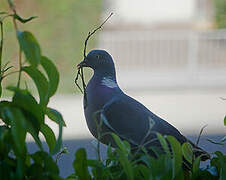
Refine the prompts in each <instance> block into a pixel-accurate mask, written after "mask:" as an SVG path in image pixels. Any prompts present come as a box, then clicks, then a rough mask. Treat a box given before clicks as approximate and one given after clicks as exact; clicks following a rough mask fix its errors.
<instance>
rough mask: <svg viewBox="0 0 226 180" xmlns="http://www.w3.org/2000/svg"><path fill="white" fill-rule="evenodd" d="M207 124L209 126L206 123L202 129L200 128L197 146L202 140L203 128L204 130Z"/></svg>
mask: <svg viewBox="0 0 226 180" xmlns="http://www.w3.org/2000/svg"><path fill="white" fill-rule="evenodd" d="M207 126H208V125H207V124H206V125H205V126H203V127H202V129H201V130H200V132H199V136H198V139H197V141H196V146H198V144H199V141H200V138H201V135H202V132H203V130H204V129H205V128H206V127H207Z"/></svg>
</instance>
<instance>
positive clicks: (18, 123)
mask: <svg viewBox="0 0 226 180" xmlns="http://www.w3.org/2000/svg"><path fill="white" fill-rule="evenodd" d="M4 112H5V115H6V116H7V117H8V118H9V119H10V122H11V132H12V137H13V141H14V143H15V147H16V148H15V152H16V153H18V155H20V156H23V155H24V153H25V152H26V147H25V138H26V129H25V127H26V125H25V124H26V121H25V118H24V116H23V114H22V113H21V111H20V110H19V109H16V108H13V107H6V108H5V109H4Z"/></svg>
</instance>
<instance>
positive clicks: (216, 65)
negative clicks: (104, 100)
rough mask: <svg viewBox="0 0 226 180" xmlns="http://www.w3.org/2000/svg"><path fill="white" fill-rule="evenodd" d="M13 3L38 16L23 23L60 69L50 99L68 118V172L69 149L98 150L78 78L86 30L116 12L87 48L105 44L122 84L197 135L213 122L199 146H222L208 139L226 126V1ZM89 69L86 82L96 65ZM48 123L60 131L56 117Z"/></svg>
mask: <svg viewBox="0 0 226 180" xmlns="http://www.w3.org/2000/svg"><path fill="white" fill-rule="evenodd" d="M15 5H16V8H17V11H18V13H19V14H20V15H21V16H22V17H29V16H38V18H37V19H34V20H33V21H32V22H30V23H27V24H25V25H20V26H19V28H20V29H21V30H29V31H31V32H32V33H33V34H34V35H35V37H36V38H37V40H38V41H39V43H40V45H41V47H42V52H43V54H44V55H46V56H47V57H49V58H50V59H52V60H53V61H54V62H55V64H56V65H57V67H58V69H59V72H60V75H61V76H60V77H61V79H60V86H59V89H58V94H57V95H56V96H55V97H53V99H52V100H51V103H50V105H51V107H54V108H56V109H58V110H59V111H60V112H61V113H62V114H63V117H64V119H65V122H66V124H67V127H66V128H64V146H66V147H68V149H69V154H68V155H64V156H63V157H62V159H61V160H60V162H59V163H60V166H61V167H62V169H63V170H62V172H61V174H62V175H63V176H65V175H68V174H69V173H70V172H72V166H71V163H72V160H73V159H74V158H72V157H71V156H73V154H74V152H75V150H76V149H77V148H79V147H81V146H84V147H87V149H88V153H89V154H88V155H89V157H95V148H94V146H93V145H92V143H91V141H92V140H93V137H92V136H91V134H90V133H89V131H88V128H87V127H86V122H85V118H84V115H83V107H82V95H81V94H80V93H79V91H78V89H77V87H76V86H75V84H74V78H75V76H76V73H77V69H76V65H77V63H79V62H80V61H81V60H82V57H83V47H84V40H85V38H86V36H87V33H88V32H89V31H91V30H93V29H94V28H95V27H97V26H98V24H100V23H101V22H102V21H103V20H104V19H105V18H106V17H107V16H108V15H109V14H110V13H111V12H113V13H114V15H113V16H112V17H111V19H110V20H109V21H108V22H107V23H106V24H105V26H104V28H103V29H102V30H101V31H99V32H98V33H97V34H96V35H95V36H93V37H92V38H91V39H90V40H89V45H88V51H89V50H91V49H93V48H100V49H105V50H107V51H108V52H109V53H110V54H111V55H112V57H113V58H114V61H115V64H116V70H117V79H118V83H119V85H120V87H121V88H122V89H123V90H124V91H125V92H126V93H127V94H129V95H131V96H132V97H134V98H136V99H137V100H139V101H140V102H142V103H143V104H144V105H145V106H147V107H148V108H149V109H150V110H151V111H153V112H154V113H156V114H157V115H159V116H160V117H162V118H164V119H166V120H167V121H168V122H170V123H171V124H173V125H174V126H175V127H177V128H178V129H179V130H180V131H181V132H182V133H183V134H185V135H186V136H188V137H189V138H191V139H192V140H193V141H195V140H196V137H197V135H198V134H199V131H200V129H201V128H202V127H203V126H204V125H206V124H207V125H208V126H207V127H206V128H205V130H204V133H203V134H204V135H203V136H202V138H201V144H200V145H201V146H202V147H203V148H205V149H206V150H207V151H209V152H212V151H214V150H216V147H214V146H213V145H212V144H211V143H209V142H208V141H207V140H206V139H207V138H211V139H214V140H219V139H220V138H221V137H222V136H223V135H224V134H225V132H226V129H225V128H224V126H223V118H224V116H225V114H226V101H225V100H224V99H225V98H226V1H225V0H170V1H167V0H114V1H110V0H85V1H83V0H67V1H59V0H58V1H56V0H39V1H36V0H29V1H28V0H20V1H19V0H15ZM6 9H8V5H7V1H6V0H0V11H5V10H6ZM5 23H6V24H5V46H4V54H3V60H4V61H5V62H7V61H10V64H11V65H13V66H14V67H15V68H17V56H18V45H17V43H16V42H15V32H14V29H13V26H12V22H11V21H10V20H7V21H5ZM85 71H86V82H88V80H89V78H90V76H91V74H92V72H91V71H90V70H88V69H86V70H85ZM13 83H15V77H14V76H13V75H12V76H11V77H10V78H8V79H7V80H5V81H4V85H5V86H7V85H10V84H13ZM28 85H29V87H30V88H32V89H33V88H34V86H33V85H32V84H29V82H28ZM34 91H35V89H34ZM7 95H8V93H7V92H5V94H4V96H7ZM49 124H50V125H51V127H53V128H54V130H55V131H56V132H57V130H58V129H57V127H56V126H55V125H54V123H51V122H49ZM28 140H29V139H28ZM102 148H103V152H104V147H102ZM214 148H215V149H214ZM217 148H218V147H217ZM31 149H32V150H35V147H34V145H33V144H32V143H31ZM219 150H222V151H225V147H219Z"/></svg>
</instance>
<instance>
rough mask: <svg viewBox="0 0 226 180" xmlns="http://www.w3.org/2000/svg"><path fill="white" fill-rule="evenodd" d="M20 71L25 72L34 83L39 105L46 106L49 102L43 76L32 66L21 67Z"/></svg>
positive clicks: (46, 85)
mask: <svg viewBox="0 0 226 180" xmlns="http://www.w3.org/2000/svg"><path fill="white" fill-rule="evenodd" d="M22 71H24V72H26V73H27V74H28V75H29V76H30V77H31V78H32V79H33V81H34V83H35V85H36V87H37V89H38V93H39V98H40V104H41V105H43V106H46V105H47V104H48V102H49V96H48V88H47V87H48V81H47V79H46V78H45V76H44V75H43V74H42V73H41V72H40V71H39V70H38V69H36V68H34V67H32V66H26V67H22Z"/></svg>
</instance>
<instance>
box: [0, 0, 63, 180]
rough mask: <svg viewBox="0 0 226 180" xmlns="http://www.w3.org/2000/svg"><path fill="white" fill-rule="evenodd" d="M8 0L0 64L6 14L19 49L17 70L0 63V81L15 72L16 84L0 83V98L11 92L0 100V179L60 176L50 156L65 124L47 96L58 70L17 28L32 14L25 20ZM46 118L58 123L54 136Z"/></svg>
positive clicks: (56, 81) (0, 20) (31, 37)
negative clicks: (31, 144) (24, 83)
mask: <svg viewBox="0 0 226 180" xmlns="http://www.w3.org/2000/svg"><path fill="white" fill-rule="evenodd" d="M8 2H9V5H10V7H11V9H12V11H13V15H12V14H9V13H7V12H4V13H0V16H1V15H2V16H4V17H1V18H0V23H1V44H0V45H1V46H0V55H1V56H0V64H1V62H2V50H3V48H2V47H3V39H4V37H3V24H4V23H3V21H4V19H5V18H6V17H11V18H12V22H13V23H14V27H15V31H16V38H17V40H18V44H19V49H20V50H19V57H18V66H19V67H18V69H19V70H18V71H11V72H9V73H8V74H5V73H6V72H8V71H9V70H11V69H10V68H6V67H4V68H2V66H0V67H1V71H0V84H1V83H2V80H3V79H7V76H9V75H10V74H12V73H18V81H17V84H16V85H14V86H10V87H6V88H4V89H3V88H2V86H0V97H1V93H2V90H8V91H11V92H13V95H12V97H11V98H10V99H9V100H1V101H0V179H1V180H5V179H61V177H60V176H59V169H58V166H57V164H56V162H55V160H54V159H53V155H55V154H56V153H58V152H59V151H60V149H61V145H62V130H63V126H65V123H64V120H63V118H62V115H61V114H60V113H59V112H58V111H57V110H55V109H52V108H51V107H49V106H48V103H49V100H50V98H51V97H52V96H53V95H54V94H55V93H56V90H57V87H58V84H59V73H58V70H57V69H56V66H55V65H54V63H53V62H52V61H51V60H50V59H49V58H47V57H45V56H43V54H42V52H41V48H40V45H39V43H38V41H37V40H36V38H35V37H34V35H33V34H32V33H31V32H28V31H20V30H19V29H18V26H17V23H18V22H21V23H27V22H29V21H31V20H32V19H34V17H30V18H27V19H24V18H22V17H20V16H19V15H18V14H17V13H16V10H15V9H14V6H13V3H12V1H8ZM23 57H24V58H23ZM21 78H24V79H25V80H26V78H30V79H32V81H33V82H34V84H35V86H36V88H37V91H38V94H39V96H38V98H36V97H34V95H33V94H32V93H31V92H30V90H29V88H28V87H21V83H20V82H21ZM47 117H48V119H49V120H52V121H54V122H55V123H57V125H58V126H59V135H58V137H56V135H55V134H54V132H53V130H52V129H51V128H50V127H49V126H48V124H47V122H46V121H47ZM28 134H30V135H31V137H32V138H33V139H34V141H35V143H36V144H37V146H38V147H39V150H38V151H37V152H36V153H33V154H30V153H29V152H28V149H27V144H26V137H27V135H28ZM40 134H42V135H43V136H44V138H45V140H46V142H47V144H48V147H49V152H45V151H44V150H43V145H42V142H41V139H40Z"/></svg>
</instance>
